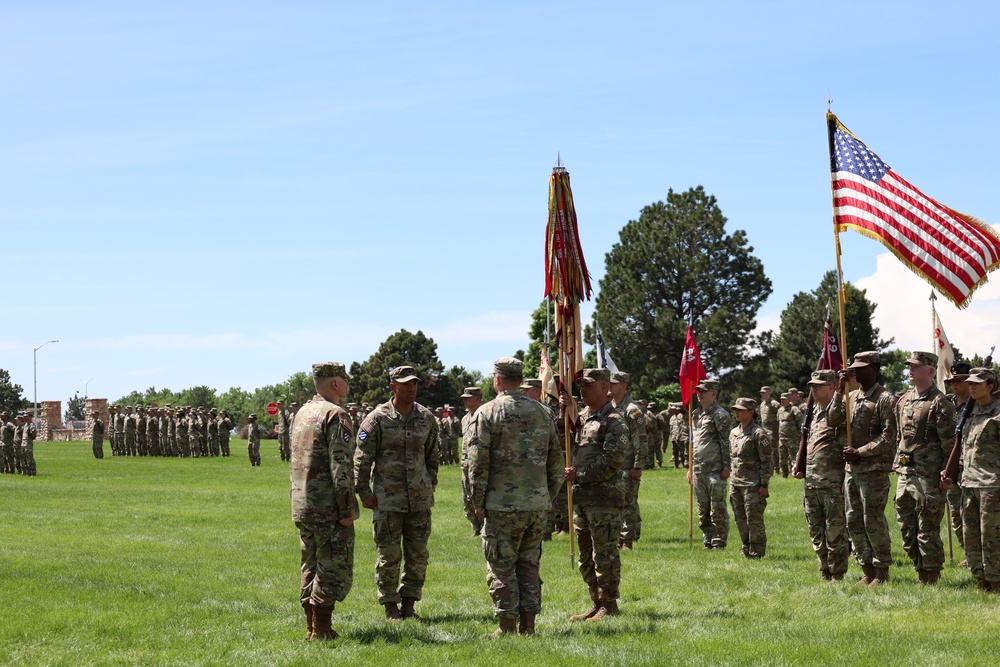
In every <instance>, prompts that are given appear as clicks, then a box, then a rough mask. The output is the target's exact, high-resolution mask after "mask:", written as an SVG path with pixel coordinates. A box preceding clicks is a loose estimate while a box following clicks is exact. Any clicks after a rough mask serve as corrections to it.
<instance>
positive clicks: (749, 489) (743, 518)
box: [729, 485, 767, 556]
mask: <svg viewBox="0 0 1000 667" xmlns="http://www.w3.org/2000/svg"><path fill="white" fill-rule="evenodd" d="M758 489H760V486H735V485H732V486H730V487H729V503H730V504H731V505H732V506H733V521H735V523H736V531H737V532H738V533H739V534H740V541H741V542H742V543H743V553H744V554H756V555H758V556H763V555H764V554H765V552H766V551H767V530H766V529H765V528H764V510H766V509H767V498H761V497H760V496H758V495H757V490H758Z"/></svg>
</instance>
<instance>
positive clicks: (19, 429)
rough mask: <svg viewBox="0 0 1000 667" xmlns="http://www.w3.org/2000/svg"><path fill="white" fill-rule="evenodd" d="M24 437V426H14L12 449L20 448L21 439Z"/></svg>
mask: <svg viewBox="0 0 1000 667" xmlns="http://www.w3.org/2000/svg"><path fill="white" fill-rule="evenodd" d="M23 437H24V424H14V447H20V446H21V439H22V438H23Z"/></svg>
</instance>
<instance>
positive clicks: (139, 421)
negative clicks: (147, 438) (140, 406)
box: [135, 415, 146, 435]
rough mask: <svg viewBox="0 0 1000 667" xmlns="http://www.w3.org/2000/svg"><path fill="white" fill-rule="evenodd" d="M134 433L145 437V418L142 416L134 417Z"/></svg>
mask: <svg viewBox="0 0 1000 667" xmlns="http://www.w3.org/2000/svg"><path fill="white" fill-rule="evenodd" d="M135 432H136V433H137V434H139V435H146V418H145V417H143V416H142V415H136V416H135Z"/></svg>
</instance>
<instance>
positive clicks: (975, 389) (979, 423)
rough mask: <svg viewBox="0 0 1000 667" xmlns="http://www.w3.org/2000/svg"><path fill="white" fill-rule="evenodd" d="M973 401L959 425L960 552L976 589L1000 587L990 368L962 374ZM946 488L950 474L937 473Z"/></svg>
mask: <svg viewBox="0 0 1000 667" xmlns="http://www.w3.org/2000/svg"><path fill="white" fill-rule="evenodd" d="M967 382H968V384H969V388H970V390H971V393H972V399H973V400H974V401H975V407H973V408H972V413H971V414H970V415H969V417H968V419H967V420H966V422H965V426H964V429H963V431H962V459H963V475H964V477H963V485H962V494H963V496H964V498H965V505H964V508H963V512H962V519H963V521H964V524H965V525H964V526H963V529H964V530H963V532H964V536H965V555H966V558H967V560H968V561H969V571H970V572H972V576H973V577H975V579H976V583H977V586H978V587H979V589H980V590H984V591H988V592H991V593H1000V400H997V399H996V398H995V397H994V396H993V395H992V392H993V391H995V390H996V388H997V377H996V374H995V373H994V372H993V370H992V369H990V368H975V369H972V372H971V374H970V375H969V377H968V380H967ZM941 478H942V479H941V486H942V488H943V489H944V490H947V489H948V487H949V486H950V485H951V483H952V480H950V479H948V478H947V477H945V473H944V472H942V473H941Z"/></svg>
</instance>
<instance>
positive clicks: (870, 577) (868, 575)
mask: <svg viewBox="0 0 1000 667" xmlns="http://www.w3.org/2000/svg"><path fill="white" fill-rule="evenodd" d="M861 569H862V571H863V572H864V575H862V577H861V578H860V579H858V583H859V584H861V585H862V586H870V585H871V584H872V582H874V581H875V577H876V576H877V575H876V573H875V567H874V566H873V565H862V566H861Z"/></svg>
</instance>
